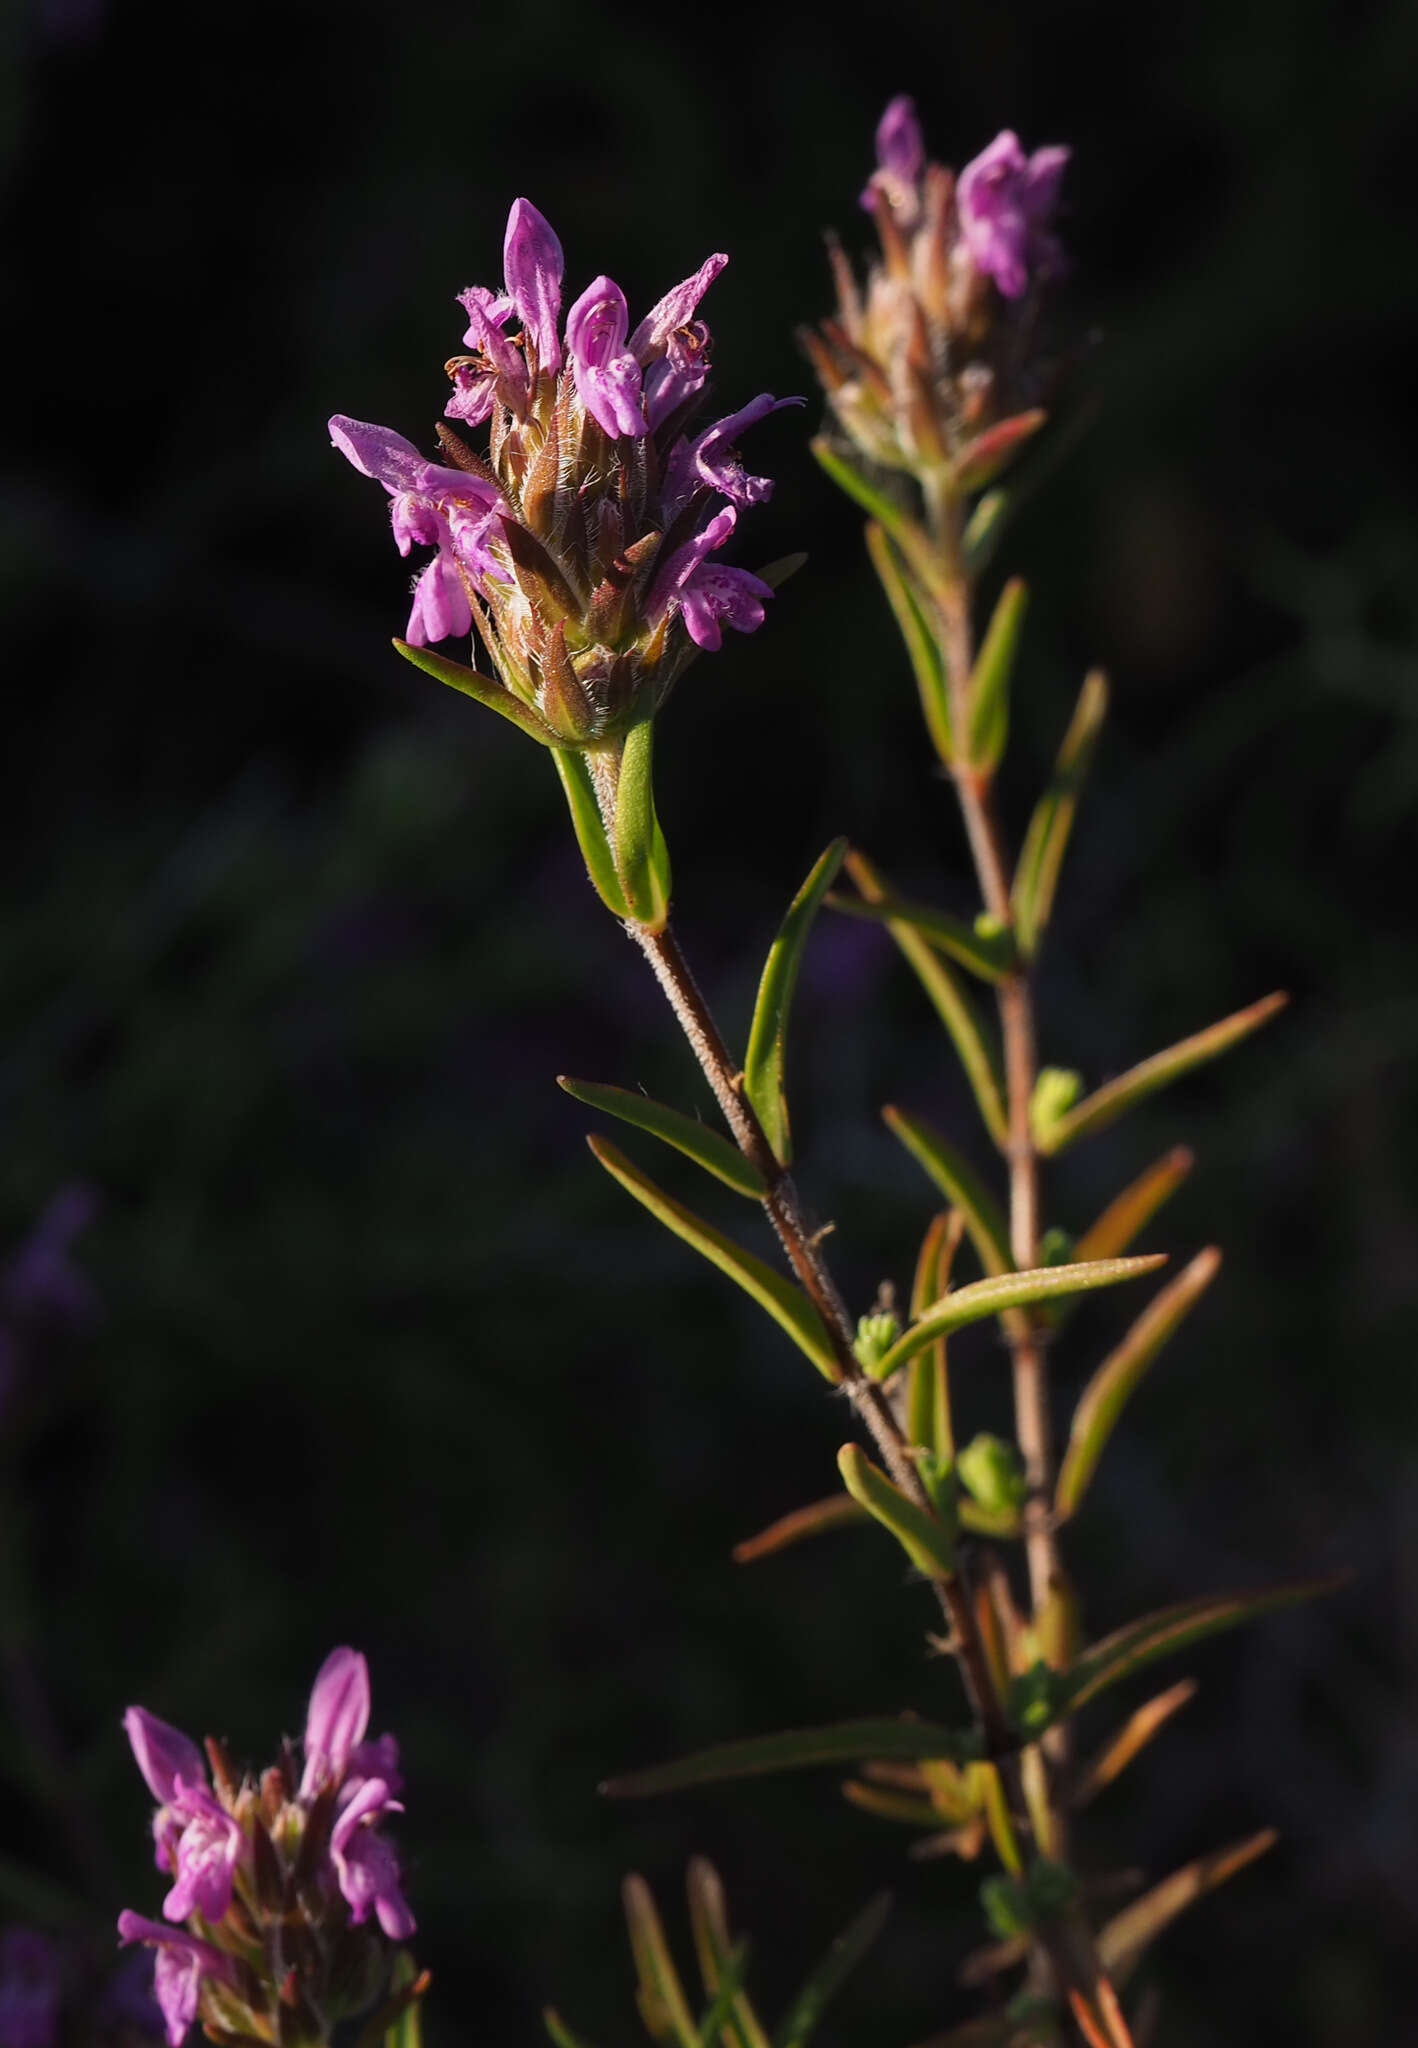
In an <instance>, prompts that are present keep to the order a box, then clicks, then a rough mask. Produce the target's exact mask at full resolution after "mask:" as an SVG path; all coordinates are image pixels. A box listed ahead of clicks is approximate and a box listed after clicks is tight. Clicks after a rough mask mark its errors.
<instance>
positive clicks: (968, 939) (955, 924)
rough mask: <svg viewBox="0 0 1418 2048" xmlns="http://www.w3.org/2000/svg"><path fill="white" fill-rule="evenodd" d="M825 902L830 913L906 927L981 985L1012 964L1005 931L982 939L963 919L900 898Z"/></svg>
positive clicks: (1000, 978)
mask: <svg viewBox="0 0 1418 2048" xmlns="http://www.w3.org/2000/svg"><path fill="white" fill-rule="evenodd" d="M827 902H828V906H829V908H830V909H832V910H840V911H843V912H845V914H846V915H847V916H848V917H864V918H869V919H870V920H871V921H872V922H873V923H874V924H892V923H896V922H899V923H901V924H905V925H909V926H910V928H911V930H912V931H915V932H919V933H920V935H921V937H922V938H923V939H924V940H925V941H926V943H927V945H930V946H934V947H935V948H936V949H937V951H939V952H942V953H948V954H949V955H950V956H951V958H952V959H953V960H958V961H959V962H960V964H961V966H962V967H968V968H969V969H970V971H971V972H972V973H973V974H978V975H979V976H980V978H981V979H982V980H983V981H989V982H995V983H999V982H1001V981H1003V980H1004V978H1005V976H1006V975H1007V974H1008V973H1009V972H1010V970H1011V969H1012V968H1013V966H1014V964H1015V952H1014V942H1013V940H1012V939H1011V937H1010V935H1009V933H1008V931H1001V932H992V931H988V930H987V931H986V932H985V933H984V934H983V935H982V934H981V933H980V932H979V931H977V930H976V928H975V926H974V925H972V924H967V923H966V922H965V920H964V918H963V917H952V916H951V915H950V913H949V911H947V910H932V909H931V907H930V906H929V905H928V904H925V903H913V902H911V901H910V900H909V899H908V898H906V897H902V896H883V897H882V898H881V900H880V902H878V903H868V902H867V901H866V900H865V898H863V897H861V896H839V895H837V894H835V893H834V894H833V895H831V896H829V897H828V899H827Z"/></svg>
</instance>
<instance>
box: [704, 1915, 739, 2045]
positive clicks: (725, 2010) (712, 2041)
mask: <svg viewBox="0 0 1418 2048" xmlns="http://www.w3.org/2000/svg"><path fill="white" fill-rule="evenodd" d="M747 1968H748V1943H747V1942H746V1941H737V1942H735V1943H734V1946H733V1947H732V1948H731V1949H730V1950H729V1952H728V1954H727V1955H726V1956H725V1957H724V1960H723V1967H722V1969H721V1971H720V1974H719V1977H718V1982H717V1987H716V1989H715V1990H714V1992H713V1995H712V1996H711V1998H710V2000H709V2004H708V2007H707V2008H706V2010H705V2012H704V2013H703V2015H702V2016H701V2018H700V2021H699V2048H744V2044H743V2037H742V2035H741V2034H740V2033H739V2031H738V2029H737V2028H736V2027H733V2026H732V2025H731V2024H730V2022H731V2020H732V2018H733V2012H734V2007H735V2005H736V2004H737V2003H738V2001H739V2000H740V1999H741V1998H742V1996H743V1979H744V1972H745V1970H746V1969H747Z"/></svg>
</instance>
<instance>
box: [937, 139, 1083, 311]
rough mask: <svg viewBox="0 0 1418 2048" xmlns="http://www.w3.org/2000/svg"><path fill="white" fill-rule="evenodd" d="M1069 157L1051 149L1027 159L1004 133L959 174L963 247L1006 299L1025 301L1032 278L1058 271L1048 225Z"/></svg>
mask: <svg viewBox="0 0 1418 2048" xmlns="http://www.w3.org/2000/svg"><path fill="white" fill-rule="evenodd" d="M1070 154H1071V152H1070V151H1069V150H1067V149H1065V148H1063V147H1062V146H1061V145H1053V146H1051V147H1049V148H1047V149H1036V150H1035V151H1034V154H1033V155H1032V156H1026V155H1025V153H1024V150H1023V148H1022V147H1021V145H1020V141H1019V137H1018V136H1017V135H1016V134H1015V133H1014V131H1013V129H1012V128H1006V129H1005V130H1004V131H1003V133H1001V134H999V135H997V136H996V137H995V139H994V141H993V142H992V143H991V144H990V145H989V147H988V149H983V150H981V152H980V154H979V155H978V156H977V157H976V158H975V159H974V161H973V163H968V164H966V166H965V168H964V170H963V171H962V172H961V173H960V178H959V181H958V183H957V185H956V188H955V197H956V205H957V206H958V208H959V211H960V227H961V231H962V233H963V234H964V237H965V245H966V247H967V248H968V249H969V251H970V255H971V258H972V260H973V262H974V264H975V268H976V269H977V270H981V271H983V272H984V273H985V275H986V276H987V277H992V278H993V279H994V281H995V283H996V284H997V285H998V287H999V289H1000V291H1001V292H1002V293H1003V294H1004V296H1005V298H1007V299H1018V298H1022V297H1023V296H1024V293H1025V291H1026V290H1027V288H1028V284H1029V278H1030V274H1031V272H1046V271H1049V270H1053V269H1057V268H1058V266H1059V264H1060V262H1061V260H1062V252H1061V251H1060V249H1059V245H1058V243H1057V241H1056V240H1055V239H1054V237H1053V236H1052V235H1051V234H1050V233H1049V231H1048V224H1049V222H1050V220H1051V219H1052V218H1053V214H1054V209H1055V207H1056V206H1057V204H1058V197H1059V185H1060V183H1061V181H1062V179H1063V174H1064V169H1065V167H1066V165H1067V163H1068V160H1069V156H1070Z"/></svg>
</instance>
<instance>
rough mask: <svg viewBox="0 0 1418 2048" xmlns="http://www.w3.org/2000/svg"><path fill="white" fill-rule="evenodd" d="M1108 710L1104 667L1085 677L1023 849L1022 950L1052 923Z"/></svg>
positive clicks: (1018, 898)
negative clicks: (1067, 851) (1081, 799)
mask: <svg viewBox="0 0 1418 2048" xmlns="http://www.w3.org/2000/svg"><path fill="white" fill-rule="evenodd" d="M1107 710H1108V683H1107V678H1106V677H1105V676H1104V674H1103V672H1102V670H1101V669H1094V670H1093V672H1092V674H1091V675H1089V676H1087V677H1086V678H1085V680H1084V684H1083V688H1082V690H1081V691H1080V692H1079V697H1078V704H1077V707H1076V708H1075V710H1074V714H1073V717H1072V719H1071V720H1070V721H1069V728H1068V731H1067V732H1066V733H1065V734H1064V737H1063V744H1062V746H1061V747H1060V748H1059V751H1058V758H1057V760H1056V761H1055V762H1054V772H1053V774H1052V775H1051V776H1050V778H1049V785H1048V787H1047V789H1046V790H1045V791H1044V794H1043V795H1042V796H1041V797H1040V799H1039V801H1038V804H1037V805H1036V806H1035V810H1034V815H1033V817H1032V818H1031V819H1030V820H1029V828H1028V830H1027V831H1026V833H1025V834H1024V844H1023V846H1022V847H1021V848H1020V852H1019V864H1018V866H1017V867H1016V869H1015V872H1014V886H1013V888H1012V890H1011V892H1010V904H1011V908H1012V909H1013V912H1014V929H1015V932H1016V934H1017V936H1018V939H1019V950H1020V952H1021V953H1023V955H1024V957H1025V959H1026V960H1030V959H1032V958H1033V957H1034V955H1035V953H1037V951H1038V950H1039V942H1040V940H1041V939H1042V938H1043V936H1044V932H1045V930H1046V928H1047V926H1048V922H1049V917H1050V914H1051V913H1052V911H1053V907H1054V893H1055V891H1056V889H1057V888H1058V880H1059V870H1060V868H1061V867H1062V866H1063V857H1064V852H1065V849H1066V848H1067V846H1068V840H1069V834H1070V832H1071V831H1072V830H1073V820H1074V813H1075V812H1076V811H1077V809H1078V793H1079V790H1080V789H1081V788H1082V787H1083V779H1084V777H1085V776H1086V775H1087V773H1088V765H1089V763H1090V761H1091V760H1092V758H1093V749H1094V746H1095V744H1096V742H1097V739H1098V734H1099V732H1100V731H1101V730H1102V726H1103V720H1104V718H1105V717H1106V715H1107Z"/></svg>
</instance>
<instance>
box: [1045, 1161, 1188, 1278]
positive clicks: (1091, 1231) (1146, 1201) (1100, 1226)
mask: <svg viewBox="0 0 1418 2048" xmlns="http://www.w3.org/2000/svg"><path fill="white" fill-rule="evenodd" d="M1195 1165H1196V1154H1195V1153H1194V1152H1193V1151H1192V1149H1191V1147H1190V1146H1188V1145H1174V1146H1173V1147H1172V1150H1171V1151H1170V1152H1164V1153H1163V1155H1162V1157H1161V1158H1160V1159H1158V1160H1155V1161H1154V1162H1153V1164H1152V1165H1151V1166H1149V1167H1148V1168H1147V1170H1146V1171H1145V1172H1144V1173H1140V1174H1139V1175H1138V1177H1137V1179H1136V1180H1135V1181H1132V1182H1130V1184H1129V1185H1128V1186H1127V1187H1125V1188H1124V1189H1123V1191H1122V1193H1121V1194H1120V1195H1118V1196H1117V1197H1115V1199H1114V1200H1113V1201H1111V1202H1110V1203H1109V1204H1108V1206H1107V1208H1106V1209H1105V1210H1104V1211H1103V1213H1102V1215H1101V1216H1100V1217H1099V1218H1098V1220H1097V1222H1096V1223H1092V1224H1090V1225H1089V1227H1088V1229H1087V1230H1085V1231H1084V1233H1083V1235H1082V1237H1081V1238H1079V1240H1078V1243H1077V1244H1076V1245H1075V1246H1074V1251H1075V1253H1076V1255H1077V1256H1078V1257H1079V1258H1080V1259H1114V1258H1116V1257H1117V1255H1118V1253H1119V1252H1125V1251H1126V1250H1127V1248H1128V1246H1129V1245H1130V1244H1133V1243H1134V1242H1135V1241H1136V1240H1137V1238H1138V1237H1139V1236H1140V1235H1141V1233H1142V1232H1143V1231H1144V1230H1145V1229H1146V1228H1147V1225H1148V1224H1149V1223H1150V1222H1151V1221H1152V1218H1153V1217H1154V1216H1155V1215H1156V1214H1157V1211H1158V1210H1159V1209H1160V1208H1161V1207H1162V1204H1163V1203H1164V1202H1165V1201H1167V1200H1168V1199H1169V1197H1170V1196H1172V1195H1173V1194H1175V1193H1176V1191H1177V1189H1178V1188H1179V1187H1180V1186H1181V1184H1182V1182H1183V1181H1184V1180H1185V1179H1186V1177H1187V1175H1188V1174H1189V1173H1190V1172H1191V1170H1192V1168H1193V1167H1194V1166H1195Z"/></svg>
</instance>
